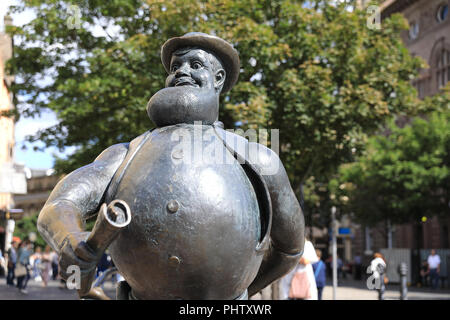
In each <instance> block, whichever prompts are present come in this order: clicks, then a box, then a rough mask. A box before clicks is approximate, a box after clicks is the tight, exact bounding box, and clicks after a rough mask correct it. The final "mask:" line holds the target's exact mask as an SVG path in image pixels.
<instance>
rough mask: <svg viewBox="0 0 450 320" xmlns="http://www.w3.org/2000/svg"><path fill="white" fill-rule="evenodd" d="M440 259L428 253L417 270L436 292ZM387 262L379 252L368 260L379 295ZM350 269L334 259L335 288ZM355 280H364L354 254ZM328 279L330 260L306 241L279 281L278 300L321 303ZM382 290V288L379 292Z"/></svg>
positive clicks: (357, 259) (432, 251)
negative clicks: (323, 257)
mask: <svg viewBox="0 0 450 320" xmlns="http://www.w3.org/2000/svg"><path fill="white" fill-rule="evenodd" d="M440 264H441V260H440V257H439V255H438V254H437V253H436V250H434V249H433V250H431V254H430V255H429V256H428V259H427V260H425V261H423V265H422V269H421V271H420V275H421V279H422V281H421V283H422V284H423V285H427V283H430V286H431V288H432V289H437V288H438V284H439V274H440ZM387 268H388V263H387V261H386V258H385V257H384V256H383V255H382V254H381V253H380V252H376V253H374V254H373V257H372V260H371V261H370V263H369V266H368V268H367V270H366V271H367V273H368V274H367V276H368V277H369V276H372V278H373V280H374V281H375V282H377V283H379V284H380V285H379V286H377V287H376V289H378V291H380V292H379V293H380V295H382V291H383V289H384V288H385V286H386V284H387V283H388V282H389V279H388V277H387V276H386V271H387ZM349 269H350V267H349V266H347V267H346V266H345V264H344V263H343V261H342V259H341V258H340V257H339V256H337V271H338V272H337V278H338V285H339V283H340V282H341V281H342V279H345V277H346V273H347V272H348V270H349ZM351 269H352V273H353V276H354V278H355V280H366V277H363V274H364V272H363V269H364V267H363V264H362V259H361V256H360V255H355V259H354V263H353V265H352V267H351ZM327 274H328V278H330V279H331V278H332V257H331V256H330V257H329V258H328V259H326V261H323V260H322V251H321V250H319V249H314V246H313V244H312V243H311V242H310V241H308V240H306V242H305V247H304V252H303V255H302V257H301V258H300V260H299V263H298V265H297V266H296V267H295V268H294V269H293V270H292V271H291V272H290V273H288V274H287V275H286V276H285V277H283V278H282V279H281V299H289V300H322V292H323V289H324V287H325V286H326V282H327ZM382 288H383V289H382Z"/></svg>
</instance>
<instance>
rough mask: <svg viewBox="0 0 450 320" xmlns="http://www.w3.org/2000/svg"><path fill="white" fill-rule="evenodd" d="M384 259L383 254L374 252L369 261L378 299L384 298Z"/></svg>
mask: <svg viewBox="0 0 450 320" xmlns="http://www.w3.org/2000/svg"><path fill="white" fill-rule="evenodd" d="M386 267H387V265H386V260H385V259H384V256H383V255H382V254H381V253H379V252H376V253H375V254H374V255H373V260H372V261H371V262H370V267H369V268H370V270H371V271H372V275H373V278H374V279H375V284H377V282H378V285H376V289H378V299H379V300H384V291H385V289H386V287H385V285H386V280H387V278H385V274H386Z"/></svg>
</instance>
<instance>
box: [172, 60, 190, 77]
mask: <svg viewBox="0 0 450 320" xmlns="http://www.w3.org/2000/svg"><path fill="white" fill-rule="evenodd" d="M189 75H190V72H189V65H188V64H187V63H183V64H182V65H181V66H180V67H179V68H178V69H177V71H175V77H177V78H180V77H186V76H189Z"/></svg>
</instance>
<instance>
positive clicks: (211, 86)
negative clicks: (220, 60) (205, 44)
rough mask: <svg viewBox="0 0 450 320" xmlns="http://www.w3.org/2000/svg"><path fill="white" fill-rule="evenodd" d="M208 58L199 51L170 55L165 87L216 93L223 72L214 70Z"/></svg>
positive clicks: (207, 54)
mask: <svg viewBox="0 0 450 320" xmlns="http://www.w3.org/2000/svg"><path fill="white" fill-rule="evenodd" d="M210 58H211V57H210V54H209V53H208V52H206V51H204V50H201V49H191V50H187V51H185V52H183V51H181V53H178V54H177V52H176V53H175V54H174V55H172V60H171V62H170V74H169V75H168V77H167V79H166V87H180V86H188V87H193V88H201V89H207V90H215V91H217V89H218V87H219V86H220V85H221V84H222V83H223V80H224V71H223V69H220V68H219V70H215V69H217V68H215V67H214V65H213V63H212V61H211V59H210ZM212 59H215V58H214V57H212ZM217 94H218V92H217Z"/></svg>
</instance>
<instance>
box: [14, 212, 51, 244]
mask: <svg viewBox="0 0 450 320" xmlns="http://www.w3.org/2000/svg"><path fill="white" fill-rule="evenodd" d="M38 215H39V213H38V212H36V213H34V214H32V215H29V216H26V217H24V218H22V219H20V220H19V221H17V222H16V226H15V228H14V235H15V236H17V237H19V238H20V239H21V240H24V239H28V237H29V235H30V233H31V232H34V233H35V234H36V241H35V242H34V244H35V245H36V246H39V247H41V248H45V246H46V245H47V243H46V242H45V241H44V239H42V237H41V235H40V233H39V232H38V230H37V227H36V224H37V218H38Z"/></svg>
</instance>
